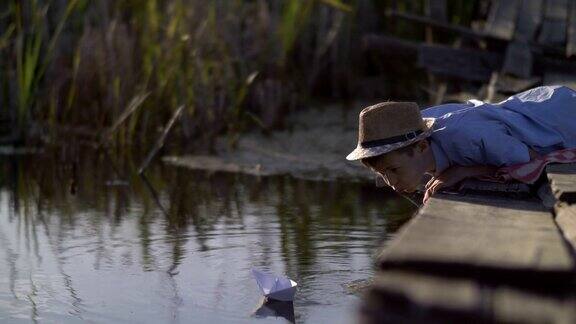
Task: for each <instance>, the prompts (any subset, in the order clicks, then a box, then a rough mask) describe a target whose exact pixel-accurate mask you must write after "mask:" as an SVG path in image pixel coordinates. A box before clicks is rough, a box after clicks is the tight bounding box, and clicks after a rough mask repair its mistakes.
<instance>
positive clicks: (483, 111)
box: [346, 86, 576, 201]
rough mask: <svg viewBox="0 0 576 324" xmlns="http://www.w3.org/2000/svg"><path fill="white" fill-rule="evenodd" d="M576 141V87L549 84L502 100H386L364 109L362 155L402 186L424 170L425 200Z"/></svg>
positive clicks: (357, 156) (414, 184) (356, 156)
mask: <svg viewBox="0 0 576 324" xmlns="http://www.w3.org/2000/svg"><path fill="white" fill-rule="evenodd" d="M567 148H576V91H574V90H572V89H570V88H568V87H564V86H543V87H538V88H534V89H531V90H528V91H525V92H522V93H520V94H517V95H514V96H512V97H510V98H508V99H506V100H505V101H502V102H500V103H497V104H489V103H484V102H481V101H477V100H470V101H468V102H467V103H462V104H445V105H439V106H434V107H430V108H428V109H424V110H422V111H420V109H419V108H418V105H417V104H416V103H412V102H383V103H379V104H376V105H374V106H370V107H367V108H364V109H363V110H362V111H361V112H360V118H359V129H358V145H357V147H356V149H355V150H354V151H353V152H352V153H350V154H349V155H348V156H347V157H346V159H348V160H361V161H362V163H363V164H364V165H365V166H367V167H369V168H371V169H372V170H373V171H375V172H377V173H379V174H380V175H381V176H382V177H383V179H384V181H385V182H386V183H387V184H388V185H389V186H391V187H392V188H393V189H394V190H396V191H399V192H413V191H415V190H416V189H417V188H418V186H419V185H420V181H421V180H422V178H423V176H424V174H429V175H431V176H432V179H431V180H430V181H429V182H428V183H427V184H426V186H425V188H426V192H425V194H424V201H426V200H427V199H428V198H429V197H430V196H431V195H433V194H434V193H435V192H437V191H438V190H439V189H440V188H443V187H449V186H453V185H455V184H457V183H459V182H460V181H462V180H463V179H466V178H470V177H482V176H492V175H494V173H495V171H496V170H497V169H498V168H500V167H504V166H510V165H516V164H521V163H527V162H529V161H530V160H532V159H534V158H536V157H538V156H540V155H546V154H548V153H550V152H553V151H557V150H561V149H567Z"/></svg>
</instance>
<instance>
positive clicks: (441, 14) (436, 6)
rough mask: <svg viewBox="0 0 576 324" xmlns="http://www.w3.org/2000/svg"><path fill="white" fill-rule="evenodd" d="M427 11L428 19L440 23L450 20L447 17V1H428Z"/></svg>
mask: <svg viewBox="0 0 576 324" xmlns="http://www.w3.org/2000/svg"><path fill="white" fill-rule="evenodd" d="M425 10H426V16H428V17H432V18H434V19H436V20H438V21H447V20H448V19H447V16H446V0H427V1H426V6H425Z"/></svg>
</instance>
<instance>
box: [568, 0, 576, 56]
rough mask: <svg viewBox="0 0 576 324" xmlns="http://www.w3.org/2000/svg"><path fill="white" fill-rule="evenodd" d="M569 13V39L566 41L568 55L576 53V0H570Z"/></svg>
mask: <svg viewBox="0 0 576 324" xmlns="http://www.w3.org/2000/svg"><path fill="white" fill-rule="evenodd" d="M569 6H570V8H569V10H570V14H569V15H568V39H567V42H566V57H570V56H572V55H574V54H576V1H575V0H571V1H570V5H569Z"/></svg>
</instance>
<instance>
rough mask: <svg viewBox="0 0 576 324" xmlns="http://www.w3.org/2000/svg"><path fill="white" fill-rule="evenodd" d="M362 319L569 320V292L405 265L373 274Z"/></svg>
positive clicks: (573, 318)
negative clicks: (486, 282)
mask: <svg viewBox="0 0 576 324" xmlns="http://www.w3.org/2000/svg"><path fill="white" fill-rule="evenodd" d="M363 311H364V315H365V317H364V318H363V321H362V322H363V323H397V322H418V323H430V322H433V323H442V322H447V323H449V322H462V321H468V320H470V321H472V322H474V323H478V322H491V323H493V322H496V323H574V322H576V300H575V299H574V294H570V293H568V294H565V295H556V296H553V295H546V294H541V293H536V292H530V291H526V290H522V289H515V288H510V287H506V286H486V285H482V284H481V283H478V282H475V281H474V280H472V279H454V278H446V277H440V276H433V275H429V274H423V273H415V272H405V271H382V272H380V273H379V274H377V275H376V277H375V280H374V284H373V286H372V287H371V288H370V290H368V292H367V294H366V296H365V299H364V305H363Z"/></svg>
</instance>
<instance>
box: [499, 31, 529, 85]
mask: <svg viewBox="0 0 576 324" xmlns="http://www.w3.org/2000/svg"><path fill="white" fill-rule="evenodd" d="M533 64H534V61H533V57H532V51H531V50H530V45H529V44H528V42H527V41H524V40H522V41H520V40H518V41H513V42H511V43H510V44H508V46H507V47H506V54H504V64H503V66H502V72H504V73H507V74H511V75H514V76H517V77H521V78H529V77H530V76H531V75H532V66H533Z"/></svg>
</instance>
